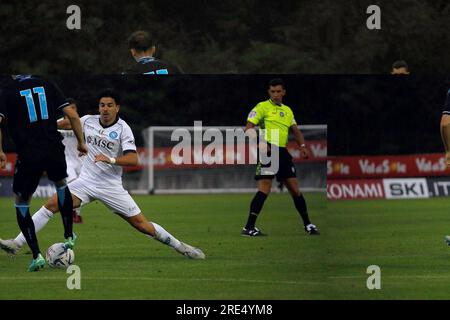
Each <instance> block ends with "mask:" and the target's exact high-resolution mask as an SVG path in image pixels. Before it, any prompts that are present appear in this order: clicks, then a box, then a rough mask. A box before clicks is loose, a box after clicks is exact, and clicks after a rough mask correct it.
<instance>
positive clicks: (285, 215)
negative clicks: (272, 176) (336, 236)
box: [0, 193, 431, 299]
mask: <svg viewBox="0 0 450 320" xmlns="http://www.w3.org/2000/svg"><path fill="white" fill-rule="evenodd" d="M252 197H253V195H252V194H233V195H158V196H136V197H135V199H136V202H137V203H138V204H139V206H140V208H141V210H142V211H143V212H144V214H145V215H146V216H147V218H148V219H150V220H154V221H155V222H157V223H159V224H160V225H162V226H163V227H164V228H166V230H168V231H169V232H171V233H172V234H173V235H174V236H176V237H178V238H179V239H180V240H182V241H185V242H187V243H189V244H192V245H195V246H198V247H200V248H202V249H203V251H204V252H205V253H206V255H207V259H206V260H204V261H198V260H190V259H188V258H185V257H183V256H181V255H179V254H178V253H176V252H175V251H174V250H173V249H171V248H170V247H167V246H165V245H163V244H161V243H159V242H158V241H156V240H152V239H149V238H147V237H146V236H144V235H143V234H140V233H139V232H137V231H135V230H134V229H133V228H131V227H130V226H129V225H128V224H127V223H126V222H125V221H124V220H122V219H121V218H120V217H117V216H115V215H114V214H113V213H111V212H110V211H108V209H106V208H105V207H104V206H103V205H102V204H101V203H98V202H95V203H92V204H90V205H88V206H86V207H84V208H83V212H82V215H83V218H84V224H82V225H75V229H74V230H75V231H76V233H77V235H78V236H79V239H78V242H77V246H76V247H75V264H76V265H78V266H79V267H80V268H81V290H69V289H67V287H66V281H67V278H68V276H69V275H68V274H66V272H65V271H66V270H64V269H52V268H49V267H48V266H47V267H46V268H45V269H44V270H42V271H39V272H35V273H29V272H27V271H26V268H27V267H28V265H29V263H30V261H31V255H30V254H27V251H29V250H28V247H26V248H25V247H24V248H23V249H22V251H21V252H20V254H19V255H17V256H15V257H10V256H8V255H6V254H5V253H4V252H0V299H321V298H327V297H328V296H329V294H330V292H329V290H328V289H327V288H328V286H329V285H328V279H327V274H326V272H327V268H325V266H324V265H323V260H324V259H325V258H326V255H325V253H326V251H324V245H323V244H324V242H325V240H326V237H325V236H319V237H310V236H308V235H306V234H305V232H304V231H303V226H302V224H301V223H300V217H299V215H298V213H297V212H296V210H295V208H294V205H293V203H292V201H291V199H290V197H289V195H288V194H272V195H271V196H270V197H269V199H268V200H267V201H266V205H265V207H264V209H263V212H262V214H261V215H260V217H259V219H258V223H257V225H258V226H259V227H260V228H261V229H262V230H263V231H264V232H266V233H268V234H269V236H268V237H261V238H246V237H242V236H240V231H241V228H242V226H243V225H244V223H245V221H246V218H247V213H248V207H249V203H250V201H251V198H252ZM305 197H306V199H307V202H308V205H309V210H310V216H311V218H312V220H313V222H314V223H316V224H317V225H318V226H319V228H320V230H321V231H322V232H323V233H324V234H325V235H326V234H327V233H328V231H329V229H330V226H327V225H326V223H325V220H326V219H325V218H326V212H325V211H326V207H327V204H326V195H325V194H324V193H308V194H306V196H305ZM43 203H44V200H43V199H33V201H32V207H31V209H32V212H34V211H35V210H36V209H38V208H39V207H40V206H41V205H42V204H43ZM0 212H1V217H0V237H1V238H3V239H7V238H11V237H13V236H15V235H16V234H17V232H18V226H17V223H16V218H15V212H14V209H13V200H12V199H11V198H1V199H0ZM333 228H334V227H333ZM62 230H63V229H62V222H61V218H60V216H59V215H56V216H55V217H54V218H53V219H52V220H51V221H50V222H49V224H48V225H47V226H46V228H44V229H43V230H42V231H41V232H40V233H38V239H39V244H40V247H41V250H42V251H43V252H44V253H45V251H46V249H47V248H48V247H49V246H50V245H51V244H53V243H56V242H61V240H62V234H63V231H62ZM430 232H431V230H430Z"/></svg>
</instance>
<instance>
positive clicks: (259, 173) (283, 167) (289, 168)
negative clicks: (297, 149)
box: [255, 147, 297, 182]
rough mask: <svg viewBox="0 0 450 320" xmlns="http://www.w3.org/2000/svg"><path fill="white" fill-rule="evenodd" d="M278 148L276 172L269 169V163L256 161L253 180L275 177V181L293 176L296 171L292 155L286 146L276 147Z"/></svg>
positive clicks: (295, 174)
mask: <svg viewBox="0 0 450 320" xmlns="http://www.w3.org/2000/svg"><path fill="white" fill-rule="evenodd" d="M278 150H279V167H278V171H277V172H273V171H271V170H270V169H269V168H270V166H271V163H268V164H262V163H261V162H258V165H257V166H256V174H255V180H261V179H273V178H275V177H276V178H277V181H280V182H281V181H283V180H285V179H289V178H295V177H296V176H297V171H296V169H295V166H294V163H293V162H292V156H291V154H290V153H289V151H288V150H287V149H286V148H281V147H280V148H278Z"/></svg>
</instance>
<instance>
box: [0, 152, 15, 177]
mask: <svg viewBox="0 0 450 320" xmlns="http://www.w3.org/2000/svg"><path fill="white" fill-rule="evenodd" d="M16 159H17V155H16V154H15V153H8V154H6V167H5V169H0V176H6V177H10V176H13V175H14V168H15V164H16Z"/></svg>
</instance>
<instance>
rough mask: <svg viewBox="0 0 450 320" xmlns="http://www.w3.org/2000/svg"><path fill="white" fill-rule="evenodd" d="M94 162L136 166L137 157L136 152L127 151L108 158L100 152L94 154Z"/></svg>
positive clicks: (137, 163) (137, 162)
mask: <svg viewBox="0 0 450 320" xmlns="http://www.w3.org/2000/svg"><path fill="white" fill-rule="evenodd" d="M95 162H106V163H109V164H113V165H116V166H137V165H139V158H138V155H137V153H136V152H128V153H126V154H124V155H123V156H121V157H117V158H109V157H107V156H106V155H104V154H102V153H100V154H98V155H96V156H95Z"/></svg>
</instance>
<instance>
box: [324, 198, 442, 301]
mask: <svg viewBox="0 0 450 320" xmlns="http://www.w3.org/2000/svg"><path fill="white" fill-rule="evenodd" d="M327 232H328V234H327V236H328V237H327V239H328V240H330V243H331V245H330V246H327V248H326V251H327V254H326V262H325V265H326V267H327V269H328V271H327V275H328V277H329V279H330V284H331V286H330V293H332V294H331V295H330V298H336V299H450V247H448V246H447V245H446V244H445V242H444V236H445V235H447V234H450V201H449V199H448V198H434V199H427V200H382V201H379V200H376V201H375V200H371V201H342V202H329V203H328V214H327ZM327 242H328V241H327ZM369 265H378V266H379V267H380V268H381V289H380V290H368V289H367V286H366V281H367V277H369V275H368V274H367V273H366V271H367V267H368V266H369Z"/></svg>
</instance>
